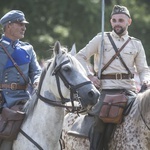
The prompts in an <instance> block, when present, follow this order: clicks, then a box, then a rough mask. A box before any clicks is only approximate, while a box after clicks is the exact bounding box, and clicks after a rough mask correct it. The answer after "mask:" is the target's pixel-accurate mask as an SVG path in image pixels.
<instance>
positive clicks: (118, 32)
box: [76, 5, 150, 150]
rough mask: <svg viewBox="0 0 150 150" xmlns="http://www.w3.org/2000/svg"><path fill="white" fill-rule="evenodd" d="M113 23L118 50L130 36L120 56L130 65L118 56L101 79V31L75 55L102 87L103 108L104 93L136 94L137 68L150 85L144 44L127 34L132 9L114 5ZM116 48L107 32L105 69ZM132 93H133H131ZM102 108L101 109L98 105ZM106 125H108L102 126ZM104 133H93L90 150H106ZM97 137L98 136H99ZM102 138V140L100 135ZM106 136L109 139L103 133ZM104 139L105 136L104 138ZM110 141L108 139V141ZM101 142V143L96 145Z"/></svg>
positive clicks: (113, 34) (104, 53) (90, 76)
mask: <svg viewBox="0 0 150 150" xmlns="http://www.w3.org/2000/svg"><path fill="white" fill-rule="evenodd" d="M110 23H111V26H112V31H111V32H109V34H110V36H111V37H112V39H113V41H114V43H115V45H116V47H117V49H118V50H119V49H120V48H121V47H122V45H123V44H124V43H125V42H126V41H127V40H128V39H129V38H130V41H129V42H128V43H127V44H126V45H125V47H124V48H123V49H122V51H121V52H120V55H121V57H122V59H123V61H124V63H125V65H126V66H127V67H125V65H124V64H123V63H122V61H121V60H120V58H119V57H118V56H117V57H115V59H114V60H113V61H112V62H111V63H110V64H109V65H108V67H106V69H104V70H103V72H102V73H101V78H100V79H99V78H98V76H97V74H98V69H99V61H100V55H101V49H100V48H101V41H102V39H101V38H102V34H98V35H96V36H95V37H94V38H93V39H92V40H91V41H90V42H89V43H88V44H87V45H86V46H85V47H84V48H83V49H81V50H80V51H79V52H78V53H77V55H76V57H77V59H78V60H79V61H80V62H81V64H82V65H83V66H84V68H85V69H86V72H87V75H88V77H89V79H90V80H91V81H92V82H93V84H94V85H95V86H96V87H97V88H98V89H100V92H101V97H100V102H99V104H97V105H96V106H95V108H96V107H101V101H102V100H103V98H104V97H105V94H113V93H118V92H123V91H127V95H130V94H131V93H132V94H131V95H135V96H136V94H134V93H137V89H136V84H135V80H134V73H135V70H137V73H138V74H139V78H140V81H141V84H143V83H144V84H146V86H147V87H148V88H149V86H150V70H149V67H148V65H147V61H146V55H145V51H144V48H143V46H142V43H141V41H140V40H138V39H136V38H134V37H130V36H129V34H128V27H129V26H130V25H131V23H132V19H131V16H130V13H129V10H128V9H127V8H126V7H124V6H119V5H115V6H114V8H113V10H112V13H111V19H110ZM115 54H116V52H115V49H114V48H113V46H112V44H111V42H110V40H109V37H108V34H107V33H106V32H105V33H104V50H103V56H102V57H103V61H102V68H103V67H104V66H105V65H106V64H107V62H109V60H110V59H111V58H112V57H113V55H115ZM93 55H94V71H95V73H93V72H91V71H90V69H89V68H88V65H87V64H88V60H89V59H90V58H91V56H93ZM129 93H130V94H129ZM99 109H100V108H99ZM98 122H99V123H100V124H103V123H102V122H101V121H100V119H99V120H98ZM103 127H106V124H105V125H103ZM100 134H101V132H100V133H99V134H98V133H95V134H94V135H93V136H94V137H93V140H90V142H91V143H92V142H94V143H92V144H91V148H90V150H103V149H104V148H105V149H107V145H106V144H104V146H103V144H102V143H105V142H102V141H103V140H102V139H100V137H102V136H104V135H102V134H101V135H100ZM96 136H97V137H96ZM98 137H99V139H100V140H99V142H98V141H97V138H98ZM94 138H95V139H94ZM104 138H105V139H108V140H109V138H107V137H105V136H104ZM104 138H103V139H104ZM108 140H107V142H108ZM99 143H101V144H100V146H97V145H98V144H99Z"/></svg>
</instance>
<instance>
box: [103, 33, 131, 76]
mask: <svg viewBox="0 0 150 150" xmlns="http://www.w3.org/2000/svg"><path fill="white" fill-rule="evenodd" d="M106 34H107V35H108V38H109V40H110V42H111V44H112V46H113V48H114V50H115V52H116V54H115V55H113V57H112V58H111V59H110V60H109V61H108V62H107V64H106V65H105V66H104V67H103V68H102V71H101V72H103V71H104V70H105V69H106V68H107V67H108V66H109V65H110V64H111V62H112V61H113V60H114V59H115V58H116V57H117V56H118V57H119V59H120V60H121V62H122V64H123V65H124V67H125V68H126V69H127V71H128V73H129V74H132V73H131V72H130V70H129V68H128V67H127V66H126V64H125V63H124V61H123V59H122V57H121V55H120V52H121V51H122V50H123V48H124V47H125V46H126V45H127V44H128V42H129V41H130V40H131V38H130V37H129V38H128V40H127V41H126V42H125V43H124V44H123V45H122V47H121V48H120V49H119V50H118V49H117V47H116V45H115V43H114V41H113V39H112V37H111V36H110V33H106Z"/></svg>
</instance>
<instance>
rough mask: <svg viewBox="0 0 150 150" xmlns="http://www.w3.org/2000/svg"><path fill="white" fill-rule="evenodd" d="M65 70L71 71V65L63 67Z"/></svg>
mask: <svg viewBox="0 0 150 150" xmlns="http://www.w3.org/2000/svg"><path fill="white" fill-rule="evenodd" d="M63 70H64V71H70V70H71V68H70V67H69V66H65V67H63Z"/></svg>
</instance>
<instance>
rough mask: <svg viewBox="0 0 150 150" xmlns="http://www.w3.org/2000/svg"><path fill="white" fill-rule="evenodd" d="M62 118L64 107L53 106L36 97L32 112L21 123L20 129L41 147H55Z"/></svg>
mask: <svg viewBox="0 0 150 150" xmlns="http://www.w3.org/2000/svg"><path fill="white" fill-rule="evenodd" d="M63 119H64V108H60V107H53V106H51V105H49V104H47V103H45V102H43V101H41V100H40V99H38V102H37V105H36V106H35V107H34V110H33V113H32V114H31V115H29V116H28V118H27V119H26V120H25V122H24V123H23V125H22V130H23V131H24V132H25V133H26V134H27V135H29V136H30V137H31V138H32V139H33V140H35V141H36V142H37V143H39V145H40V146H41V147H43V148H44V147H45V146H46V147H48V146H49V147H51V149H55V148H54V147H55V146H56V145H55V144H56V143H57V142H58V141H59V138H60V135H61V131H62V125H63ZM37 131H38V132H37ZM37 134H38V135H37ZM52 135H53V138H52ZM43 139H44V140H43ZM45 149H46V148H45Z"/></svg>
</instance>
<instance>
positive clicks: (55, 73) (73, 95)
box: [38, 59, 92, 112]
mask: <svg viewBox="0 0 150 150" xmlns="http://www.w3.org/2000/svg"><path fill="white" fill-rule="evenodd" d="M69 62H70V59H68V60H66V61H64V62H63V63H61V64H60V65H59V66H57V67H56V68H55V69H54V71H53V73H52V75H53V76H55V77H56V83H57V88H58V92H59V95H60V97H61V101H54V100H51V99H48V98H46V97H44V96H42V95H41V94H40V91H41V86H42V83H40V84H39V90H38V97H39V98H40V99H41V100H42V101H44V102H46V103H48V104H50V105H54V106H58V107H64V108H71V109H72V112H75V111H79V109H81V106H74V101H78V102H80V97H79V95H78V91H77V89H79V88H80V87H82V86H85V85H87V84H92V83H91V81H86V82H83V83H80V84H77V85H72V84H70V83H69V81H68V80H67V78H66V77H65V76H64V75H63V74H62V72H61V67H62V66H63V65H65V64H67V63H69ZM55 65H56V63H55ZM45 74H46V73H45ZM43 79H44V77H43ZM43 79H42V80H40V81H43ZM60 79H61V80H62V81H63V83H64V85H65V86H66V87H67V88H68V89H69V90H70V99H66V98H64V97H63V95H62V92H61V87H60ZM69 101H71V104H72V106H66V105H65V103H66V102H69ZM79 112H80V111H79Z"/></svg>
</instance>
